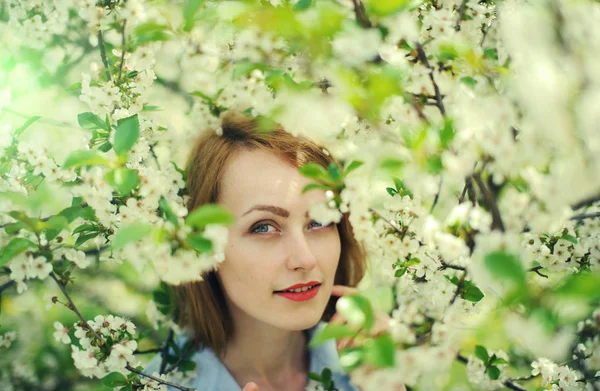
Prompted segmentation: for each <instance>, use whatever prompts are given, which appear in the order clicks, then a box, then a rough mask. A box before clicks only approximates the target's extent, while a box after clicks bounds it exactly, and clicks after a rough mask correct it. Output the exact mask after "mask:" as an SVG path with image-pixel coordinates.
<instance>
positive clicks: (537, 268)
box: [528, 266, 548, 278]
mask: <svg viewBox="0 0 600 391" xmlns="http://www.w3.org/2000/svg"><path fill="white" fill-rule="evenodd" d="M543 268H544V267H543V266H536V267H532V268H531V269H529V270H528V271H529V272H534V273H535V274H537V275H539V276H542V277H544V278H548V276H547V275H545V274H543V273H542V272H540V269H543Z"/></svg>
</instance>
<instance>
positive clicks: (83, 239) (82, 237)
mask: <svg viewBox="0 0 600 391" xmlns="http://www.w3.org/2000/svg"><path fill="white" fill-rule="evenodd" d="M98 235H100V232H90V233H87V234H81V235H79V236H78V237H77V240H76V241H75V244H74V245H73V247H74V248H78V247H79V246H81V245H82V244H84V243H85V242H87V241H88V240H90V239H94V238H95V237H96V236H98Z"/></svg>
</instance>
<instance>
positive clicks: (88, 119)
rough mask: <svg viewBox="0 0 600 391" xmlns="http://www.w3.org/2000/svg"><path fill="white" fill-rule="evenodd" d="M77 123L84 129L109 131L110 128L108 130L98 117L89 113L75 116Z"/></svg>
mask: <svg viewBox="0 0 600 391" xmlns="http://www.w3.org/2000/svg"><path fill="white" fill-rule="evenodd" d="M77 122H78V123H79V126H81V127H82V128H84V129H104V130H106V131H109V130H110V128H108V126H107V125H106V122H104V121H103V120H102V119H100V117H98V116H97V115H96V114H94V113H90V112H86V113H81V114H79V115H77Z"/></svg>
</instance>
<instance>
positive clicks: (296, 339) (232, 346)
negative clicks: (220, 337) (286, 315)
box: [221, 320, 308, 386]
mask: <svg viewBox="0 0 600 391" xmlns="http://www.w3.org/2000/svg"><path fill="white" fill-rule="evenodd" d="M236 324H239V323H237V322H236ZM240 326H242V325H240ZM307 343H308V341H307V340H306V336H305V335H304V333H303V332H302V331H301V330H297V331H290V330H282V329H279V328H276V327H273V326H271V325H266V324H264V323H262V322H258V321H256V320H254V322H244V324H243V326H242V327H236V329H235V331H234V335H233V338H232V339H231V341H230V342H229V343H228V345H227V349H226V351H225V353H224V355H223V356H222V357H221V360H222V361H223V364H225V366H226V367H227V369H228V370H229V372H230V373H231V375H232V376H233V377H234V379H235V380H236V381H237V382H238V383H239V384H242V386H243V384H245V383H246V382H247V381H254V382H257V383H262V384H271V385H275V384H278V383H282V382H285V381H286V379H290V378H298V377H300V376H305V375H306V374H307V373H308V350H307V346H306V345H307Z"/></svg>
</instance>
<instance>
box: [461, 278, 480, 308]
mask: <svg viewBox="0 0 600 391" xmlns="http://www.w3.org/2000/svg"><path fill="white" fill-rule="evenodd" d="M461 297H462V298H463V299H465V300H468V301H472V302H475V303H476V302H478V301H481V299H483V297H484V294H483V292H482V291H481V289H479V288H478V287H477V286H476V285H475V284H473V283H472V282H471V281H465V282H464V285H463V290H462V294H461Z"/></svg>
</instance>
